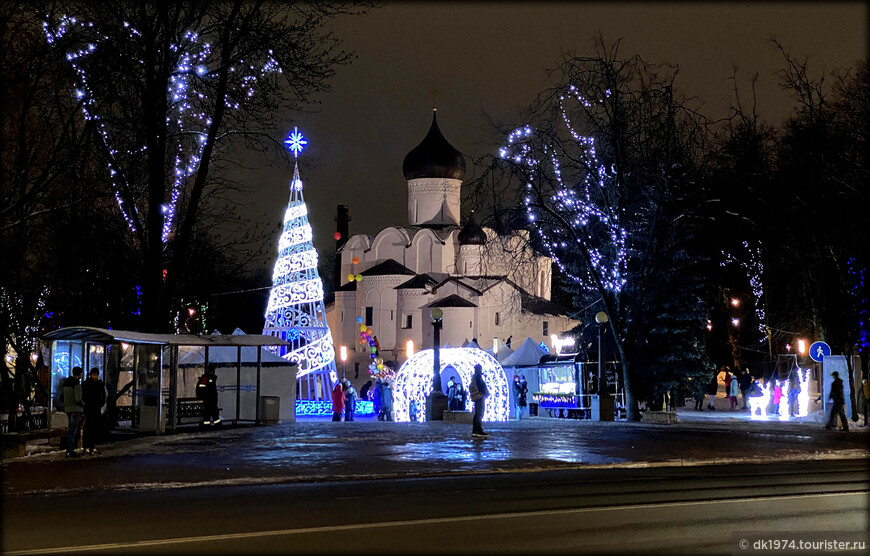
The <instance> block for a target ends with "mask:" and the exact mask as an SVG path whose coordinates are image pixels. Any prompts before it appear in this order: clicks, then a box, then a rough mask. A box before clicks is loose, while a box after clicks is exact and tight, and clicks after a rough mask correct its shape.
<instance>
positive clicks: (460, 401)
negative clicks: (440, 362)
mask: <svg viewBox="0 0 870 556" xmlns="http://www.w3.org/2000/svg"><path fill="white" fill-rule="evenodd" d="M465 398H466V394H465V389H464V388H463V387H462V383H461V382H459V381H457V380H456V376H455V375H454V376H451V377H450V380H448V381H447V408H448V409H449V410H450V411H465Z"/></svg>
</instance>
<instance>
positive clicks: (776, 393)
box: [772, 375, 782, 415]
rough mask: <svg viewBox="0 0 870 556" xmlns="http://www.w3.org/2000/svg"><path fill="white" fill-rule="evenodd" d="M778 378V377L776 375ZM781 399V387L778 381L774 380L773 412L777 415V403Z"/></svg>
mask: <svg viewBox="0 0 870 556" xmlns="http://www.w3.org/2000/svg"><path fill="white" fill-rule="evenodd" d="M777 376H778V375H777ZM781 399H782V386H780V384H779V380H776V379H774V381H773V412H772V413H776V414H777V415H779V401H780V400H781Z"/></svg>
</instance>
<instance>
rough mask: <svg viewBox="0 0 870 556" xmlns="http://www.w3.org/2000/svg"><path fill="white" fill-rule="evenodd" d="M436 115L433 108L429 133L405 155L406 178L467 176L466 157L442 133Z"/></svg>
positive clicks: (458, 178) (459, 178) (403, 165)
mask: <svg viewBox="0 0 870 556" xmlns="http://www.w3.org/2000/svg"><path fill="white" fill-rule="evenodd" d="M435 115H436V112H435V111H434V110H433V111H432V125H431V126H430V127H429V133H427V134H426V137H424V138H423V140H422V141H421V142H420V144H419V145H417V146H416V147H414V148H413V149H411V152H409V153H408V154H407V155H405V160H404V162H402V172H403V173H404V174H405V179H406V180H412V179H415V178H451V179H457V180H461V179H462V178H464V177H465V157H463V156H462V153H460V152H459V151H458V150H456V148H455V147H454V146H453V145H451V144H450V143H448V142H447V139H445V138H444V136H443V135H442V134H441V130H440V129H438V121H437V120H436V118H435Z"/></svg>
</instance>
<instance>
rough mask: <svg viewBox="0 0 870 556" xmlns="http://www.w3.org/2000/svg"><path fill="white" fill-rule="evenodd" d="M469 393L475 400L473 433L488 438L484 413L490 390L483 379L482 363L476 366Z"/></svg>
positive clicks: (472, 399) (475, 435) (478, 436)
mask: <svg viewBox="0 0 870 556" xmlns="http://www.w3.org/2000/svg"><path fill="white" fill-rule="evenodd" d="M468 393H469V394H470V395H471V401H472V402H474V417H473V419H472V421H471V422H472V428H471V435H472V436H474V437H476V438H488V437H489V435H488V434H486V432H484V430H483V414H484V412H485V410H486V397H487V396H488V395H489V390H487V388H486V382H484V380H483V367H482V366H481V365H480V364H477V365H475V366H474V374H473V375H471V382H470V383H469V385H468Z"/></svg>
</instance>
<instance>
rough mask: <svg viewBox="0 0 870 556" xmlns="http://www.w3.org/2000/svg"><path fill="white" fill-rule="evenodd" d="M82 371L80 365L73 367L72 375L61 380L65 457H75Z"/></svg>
mask: <svg viewBox="0 0 870 556" xmlns="http://www.w3.org/2000/svg"><path fill="white" fill-rule="evenodd" d="M83 373H84V371H83V370H82V368H81V367H73V370H72V376H68V377H66V378H65V379H64V380H63V382H61V388H62V390H61V395H62V396H63V412H64V413H66V419H67V427H68V428H67V433H66V457H68V458H77V457H79V454H77V453H76V442H78V438H79V427H80V425H81V423H82V412H83V411H84V403H83V402H82V385H81V383H80V380H81V378H82V374H83Z"/></svg>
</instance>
